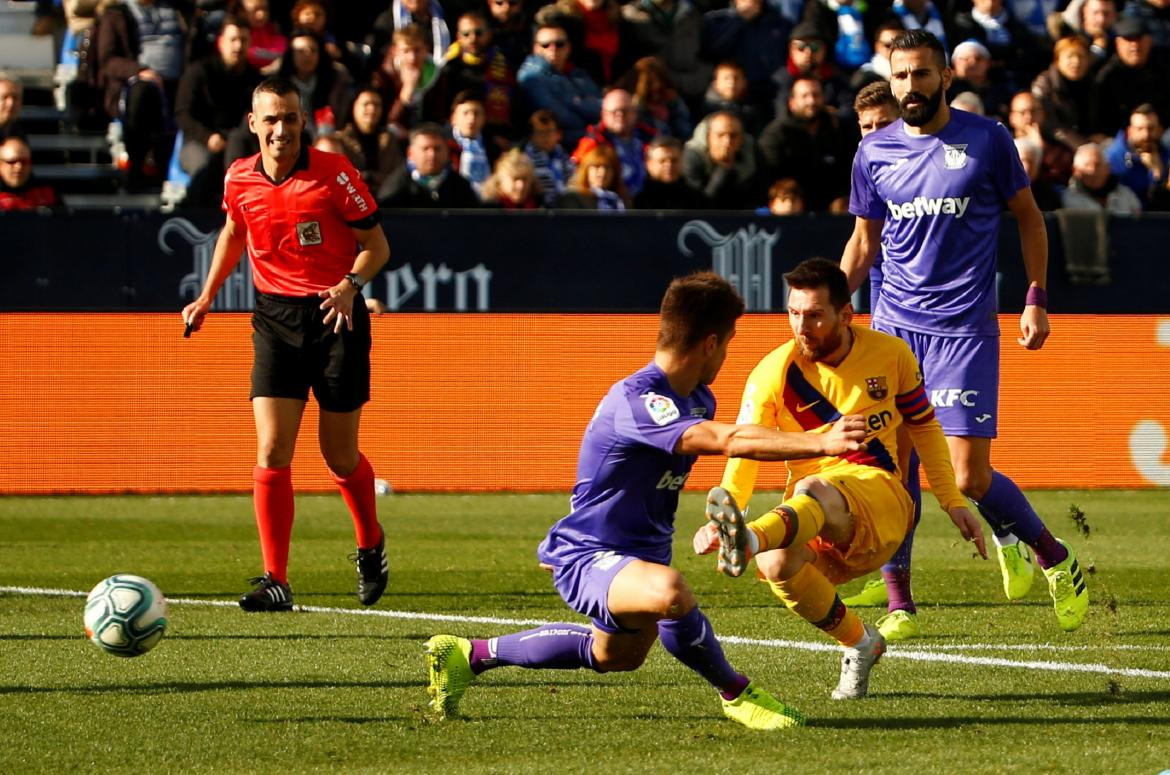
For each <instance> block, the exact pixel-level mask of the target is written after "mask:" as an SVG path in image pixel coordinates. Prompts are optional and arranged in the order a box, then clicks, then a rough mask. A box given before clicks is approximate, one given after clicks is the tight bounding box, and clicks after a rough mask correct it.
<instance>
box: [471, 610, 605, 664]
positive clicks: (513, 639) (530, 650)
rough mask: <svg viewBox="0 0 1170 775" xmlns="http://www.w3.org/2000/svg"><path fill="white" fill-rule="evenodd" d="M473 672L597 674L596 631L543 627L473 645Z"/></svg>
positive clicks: (578, 627)
mask: <svg viewBox="0 0 1170 775" xmlns="http://www.w3.org/2000/svg"><path fill="white" fill-rule="evenodd" d="M470 662H471V671H472V672H473V673H475V674H476V675H478V674H480V673H482V672H483V671H484V670H488V669H490V668H493V667H501V666H503V665H515V666H517V667H532V668H545V669H549V670H575V669H577V668H581V667H587V668H589V669H591V670H596V669H597V667H596V665H595V664H594V662H593V630H591V629H590V628H588V627H585V626H582V625H580V624H565V623H564V622H558V623H556V624H544V625H541V626H540V627H537V628H535V629H532V630H525V631H524V632H514V633H512V634H511V635H501V636H500V637H498V638H490V639H488V640H473V641H471V660H470Z"/></svg>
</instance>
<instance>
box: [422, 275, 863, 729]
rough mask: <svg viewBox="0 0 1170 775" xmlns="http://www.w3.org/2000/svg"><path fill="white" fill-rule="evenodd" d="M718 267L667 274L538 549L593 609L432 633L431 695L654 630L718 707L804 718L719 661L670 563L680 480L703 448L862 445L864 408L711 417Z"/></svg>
mask: <svg viewBox="0 0 1170 775" xmlns="http://www.w3.org/2000/svg"><path fill="white" fill-rule="evenodd" d="M743 311H744V305H743V300H742V299H741V298H740V297H739V294H737V293H736V291H735V289H734V288H732V286H731V285H730V284H728V283H727V282H726V281H725V280H723V279H722V278H720V277H719V276H718V275H715V274H713V273H711V272H700V273H696V274H693V275H689V276H687V277H683V278H679V279H676V280H674V281H673V282H672V283H671V285H670V287H669V288H668V289H667V291H666V295H665V296H664V297H663V300H662V309H661V312H660V316H659V321H660V322H659V333H658V344H657V347H656V348H655V352H654V359H653V360H652V361H651V362H650V363H649V364H647V365H646V366H645V367H643V368H642V369H640V370H638V371H637V372H635V373H634V374H632V375H630V376H629V377H626V378H625V379H623V380H621V381H619V382H617V383H616V384H615V385H613V387H611V388H610V390H609V392H608V393H607V394H606V396H605V397H604V398H603V399H602V400H601V403H600V404H599V405H598V407H597V410H596V411H595V412H594V414H593V419H592V420H590V422H589V425H588V427H587V428H586V429H585V437H584V439H583V440H582V442H581V451H580V455H579V457H578V464H577V483H576V485H575V486H574V487H573V494H572V498H571V501H570V507H571V510H570V513H569V515H568V516H566V517H564V518H563V519H561V520H560V521H559V522H557V523H556V524H554V525H553V526H552V528H551V529H550V530H549V533H548V536H547V537H546V538H545V539H544V541H543V542H542V543H541V544H540V548H539V550H538V552H537V554H538V557H539V559H540V563H541V565H542V566H543V567H545V568H546V569H548V570H551V571H552V576H553V584H554V586H555V587H556V590H557V592H558V593H560V595H561V597H562V598H563V599H564V601H565V602H566V603H567V604H568V605H569V607H570V608H572V609H573V610H574V611H576V612H577V613H579V614H581V615H583V616H585V617H587V618H588V619H589V620H590V621H591V625H590V626H584V625H582V624H570V623H558V624H546V625H543V626H540V627H536V628H535V629H531V630H526V631H524V632H518V633H513V634H511V635H502V636H499V637H494V638H485V639H466V638H459V637H456V636H454V635H436V636H434V637H432V638H431V639H430V640H428V641H427V644H426V663H427V674H428V681H429V686H428V691H429V692H430V695H431V707H432V708H433V709H434V711H435V712H436V713H437V714H438V715H439V716H440V717H444V718H445V717H448V716H451V715H454V714H455V713H456V712H457V711H458V704H459V701H460V699H461V697H462V696H463V694H464V692H465V691H466V689H467V687H468V686H469V685H470V684H471V683H472V682H473V681H474V680H476V678H477V677H478V676H479V675H481V674H482V673H483V672H485V671H487V670H491V669H493V668H499V667H504V666H516V667H525V668H553V669H578V668H585V669H590V670H595V671H597V672H599V673H606V672H611V671H622V670H635V669H637V668H638V667H640V666H641V665H642V663H643V662H644V661H645V659H646V655H647V654H648V653H649V651H650V648H651V646H653V645H654V642H655V641H656V640H660V641H661V642H662V646H663V648H665V649H666V650H667V651H668V652H669V653H670V654H672V655H673V656H674V657H675V658H677V659H678V660H679V661H680V662H682V663H683V664H685V665H686V666H687V667H689V668H691V669H692V670H694V671H695V672H696V673H698V674H699V675H700V676H702V677H703V678H704V679H706V681H707V682H708V683H710V684H711V686H712V687H713V688H714V689H715V691H716V692H717V693H718V695H719V698H720V702H721V703H722V708H723V713H724V715H726V716H728V717H729V718H731V719H732V720H734V721H737V722H739V723H741V724H743V725H744V726H746V727H748V728H750V729H756V730H773V729H781V728H785V727H794V726H800V725H801V724H803V723H804V717H803V716H802V715H801V714H800V713H799V711H796V710H794V709H792V708H790V707H788V706H786V705H784V704H783V703H781V702H780V701H779V700H777V699H775V698H774V697H772V695H770V694H768V693H767V692H766V691H764V690H763V689H762V688H760V687H759V686H757V685H756V683H755V682H753V681H750V680H749V679H748V678H747V677H746V676H744V675H743V674H741V673H739V672H738V671H736V670H735V669H734V668H733V667H732V666H731V665H730V664H729V663H728V661H727V658H726V656H725V655H724V653H723V649H722V648H721V646H720V645H719V641H718V640H717V639H716V637H715V634H714V632H713V630H712V627H711V623H710V622H709V621H708V620H707V617H706V616H705V615H704V614H703V612H702V611H701V610H700V609H699V606H698V604H697V603H696V601H695V596H694V593H693V592H692V591H691V589H690V586H688V584H687V582H686V579H684V578H683V576H682V574H680V573H679V572H678V571H677V570H675V569H674V568H671V567H670V561H671V539H672V537H673V535H674V519H675V510H676V509H677V507H678V498H679V492H680V491H681V490H682V488H683V486H684V485H685V484H686V481H687V477H688V475H689V474H690V471H691V466H692V465H693V464H694V462H695V459H696V457H697V456H698V455H727V456H729V457H747V458H751V459H754V460H789V459H795V458H809V457H817V456H820V455H825V454H838V453H840V452H842V451H846V450H859V449H863V448H864V439H865V433H866V431H865V418H864V417H861V416H858V415H852V416H847V417H843V418H841V419H840V420H838V421H837V422H836V423H834V424H833V425H832V427H831V428H830V429H829V430H828V432H824V433H793V432H784V431H779V430H776V429H773V428H765V427H763V426H760V425H746V424H745V425H733V424H729V423H721V422H716V421H714V420H713V419H712V418H713V417H714V416H715V397H714V395H713V394H712V393H711V389H710V388H709V387H708V385H710V384H711V382H713V381H714V379H715V376H716V375H717V374H718V373H719V369H720V368H721V367H722V365H723V361H724V359H725V358H726V356H727V347H728V345H729V344H730V342H731V338H732V337H733V336H734V334H735V322H736V320H738V319H739V317H740V316H741V315H742V314H743Z"/></svg>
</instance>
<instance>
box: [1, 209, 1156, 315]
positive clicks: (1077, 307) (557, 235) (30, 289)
mask: <svg viewBox="0 0 1170 775" xmlns="http://www.w3.org/2000/svg"><path fill="white" fill-rule="evenodd" d="M222 223H223V216H222V215H220V214H217V213H211V212H188V213H175V214H171V215H163V214H159V213H149V214H147V213H136V214H131V213H126V214H123V215H119V216H110V215H108V214H95V213H86V212H78V213H73V214H71V215H69V216H68V217H65V216H62V215H55V214H43V215H42V214H36V213H6V214H2V215H0V234H3V246H4V255H5V256H11V257H13V258H14V259H18V260H12V261H8V262H5V265H4V281H3V282H2V283H0V310H6V311H15V310H53V311H71V310H102V311H139V312H143V311H156V312H162V311H173V310H176V309H180V308H181V307H182V306H183V305H184V304H185V303H186V302H187V301H190V300H191V299H192V298H193V297H194V296H195V295H196V294H197V293H198V292H199V290H200V288H201V287H202V286H203V281H204V279H205V278H206V275H207V270H208V267H209V266H210V263H211V254H212V250H213V248H214V245H215V239H216V236H217V234H218V229H219V227H220V226H221V225H222ZM383 225H384V227H385V229H386V233H387V234H388V235H389V238H390V245H391V250H392V260H391V263H390V265H389V266H388V267H387V269H386V270H385V271H384V272H383V273H382V274H381V275H379V276H378V277H376V278H375V279H374V281H373V282H372V283H371V284H370V286H369V293H370V294H371V295H372V296H374V297H376V298H378V299H380V300H381V301H382V302H383V303H384V304H385V306H386V307H387V309H389V310H391V311H395V312H423V311H428V312H429V311H436V312H462V311H466V312H598V311H604V312H649V311H653V310H655V309H657V307H658V302H659V300H660V299H661V297H662V290H663V288H665V287H666V284H667V283H668V282H669V281H670V278H671V277H673V276H675V275H678V274H682V273H685V272H687V271H690V270H693V269H700V268H710V269H713V270H715V271H716V272H718V273H719V274H721V275H723V276H724V277H726V278H728V279H729V280H731V281H732V282H734V283H736V285H737V286H738V287H739V289H740V291H741V292H742V293H743V295H744V298H745V299H746V300H747V302H748V305H749V308H751V309H753V310H758V311H768V310H779V309H782V308H783V301H784V298H785V290H784V284H783V280H782V277H781V276H782V275H783V273H784V272H786V271H788V270H789V269H791V268H792V267H793V266H795V265H796V264H797V263H799V262H800V261H801V260H803V259H805V258H809V257H811V256H817V255H821V256H830V257H836V256H839V255H840V254H841V248H842V246H843V245H844V244H845V241H846V240H847V238H848V237H849V234H850V232H851V230H852V228H853V221H852V219H851V218H849V217H847V216H823V215H821V216H810V217H799V218H773V217H767V216H764V217H761V216H753V215H750V214H742V213H692V214H688V213H623V214H613V213H596V212H594V213H587V212H548V213H499V212H490V211H476V212H433V211H424V212H418V211H415V212H388V213H385V214H384V216H383ZM1048 227H1049V237H1050V244H1051V254H1052V259H1051V267H1050V271H1049V276H1048V283H1049V289H1050V296H1051V298H1052V311H1053V312H1060V313H1099V312H1115V313H1146V314H1159V313H1170V273H1167V272H1165V271H1163V270H1162V269H1161V268H1160V267H1159V266H1158V265H1157V257H1161V256H1164V255H1165V246H1166V245H1167V244H1168V243H1170V215H1152V216H1143V217H1142V218H1112V219H1109V220H1106V219H1105V218H1104V217H1103V216H1101V217H1099V218H1098V217H1096V216H1094V214H1091V213H1062V214H1050V215H1049V217H1048ZM999 263H1000V266H999V269H1000V275H999V284H998V296H999V298H998V301H999V308H1000V310H1001V311H1003V312H1013V311H1018V310H1019V309H1020V307H1021V305H1022V304H1023V301H1024V291H1025V288H1026V285H1027V283H1026V282H1025V278H1024V271H1023V264H1022V262H1021V260H1020V257H1019V239H1018V237H1017V236H1016V230H1015V226H1014V221H1013V220H1012V219H1011V218H1010V217H1009V218H1005V221H1004V228H1003V229H1001V231H1000V262H999ZM253 296H254V291H253V288H252V278H251V275H250V273H249V271H248V266H247V261H246V260H245V261H243V262H242V263H241V265H240V266H239V267H238V268H237V270H236V272H235V273H234V274H233V275H232V276H231V277H229V278H228V281H227V283H225V286H224V288H223V290H222V291H221V292H220V294H219V295H218V296H217V298H216V299H215V309H217V310H236V311H244V310H250V309H251V308H252V300H253ZM857 303H858V309H860V310H866V309H868V295H867V292H862V293H860V294H858V296H857Z"/></svg>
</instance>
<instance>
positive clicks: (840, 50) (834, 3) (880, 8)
mask: <svg viewBox="0 0 1170 775" xmlns="http://www.w3.org/2000/svg"><path fill="white" fill-rule="evenodd" d="M886 7H887V6H886V5H885V4H884V3H866V2H864V0H810V2H808V3H805V6H804V13H803V14H802V16H803V19H802V21H806V22H809V23H811V24H813V25H814V26H816V28H817V31H818V32H819V33H820V34H821V37H822V38H823V39H824V41H825V44H826V45H827V46H828V47H829V49H830V50H831V51H832V52H833V57H832V59H833V61H834V62H836V63H837V66H838V67H840V68H841V69H842V70H844V71H845V72H848V73H852V72H853V71H855V70H856V69H857V68H859V67H861V66H862V65H864V64H866V63H867V62H869V61H870V58H871V57H872V56H873V45H872V44H871V42H870V38H869V36H868V35H867V32H866V31H867V30H872V29H874V28H875V27H876V26H877V24H878V23H879V22H880V21H881V18H880V16H881V14H882V13H883V12H884V11H885V9H886Z"/></svg>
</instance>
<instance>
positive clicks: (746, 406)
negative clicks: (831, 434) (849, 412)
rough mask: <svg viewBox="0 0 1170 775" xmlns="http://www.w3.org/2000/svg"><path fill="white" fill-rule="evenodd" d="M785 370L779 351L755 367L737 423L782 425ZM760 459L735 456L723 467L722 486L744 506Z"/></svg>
mask: <svg viewBox="0 0 1170 775" xmlns="http://www.w3.org/2000/svg"><path fill="white" fill-rule="evenodd" d="M782 379H783V371H782V370H781V369H780V367H779V365H778V359H777V358H776V356H775V353H772V354H771V355H768V356H765V357H764V359H763V360H761V361H760V362H759V363H758V364H756V367H755V368H754V369H752V373H751V376H749V377H748V381H747V384H746V385H744V388H743V400H742V401H741V402H740V405H739V415H738V416H737V417H736V418H735V422H736V424H737V425H763V426H765V427H767V428H776V427H778V426H779V411H780V408H779V406H777V400H776V396H778V395H781V382H782ZM759 471H760V463H759V461H756V460H748V459H746V458H737V457H733V458H730V459H729V460H728V461H727V466H726V467H725V468H724V469H723V480H722V481H721V482H720V483H719V486H720V487H722V488H723V489H725V490H727V492H728V493H730V494H731V497H732V498H735V503H736V505H738V506H739V508H741V509H743V508H746V507H747V504H748V501H750V500H751V499H752V491H753V490H754V489H755V486H756V477H757V476H758V475H759Z"/></svg>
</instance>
